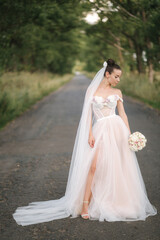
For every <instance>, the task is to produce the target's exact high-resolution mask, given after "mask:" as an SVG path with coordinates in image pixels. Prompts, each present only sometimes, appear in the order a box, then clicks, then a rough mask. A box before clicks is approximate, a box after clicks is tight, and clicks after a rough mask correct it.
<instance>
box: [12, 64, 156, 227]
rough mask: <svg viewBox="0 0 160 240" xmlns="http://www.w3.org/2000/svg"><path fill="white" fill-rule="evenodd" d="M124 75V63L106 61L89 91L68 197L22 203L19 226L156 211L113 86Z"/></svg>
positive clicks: (133, 218)
mask: <svg viewBox="0 0 160 240" xmlns="http://www.w3.org/2000/svg"><path fill="white" fill-rule="evenodd" d="M121 74H122V70H121V68H120V66H119V65H117V64H116V63H115V62H114V60H112V59H108V60H107V62H104V64H103V67H102V68H101V69H100V70H99V71H98V72H97V74H96V75H95V77H94V78H93V80H92V82H91V83H90V85H89V86H88V88H87V90H86V94H85V99H84V103H83V109H82V115H81V118H80V122H79V126H78V129H77V134H76V138H75V143H74V147H73V152H72V158H71V164H70V169H69V175H68V181H67V186H66V191H65V195H64V196H63V197H61V198H60V199H54V200H49V201H39V202H32V203H30V204H29V205H28V206H23V207H18V208H17V209H16V211H15V213H14V214H13V218H14V219H15V220H16V222H17V224H19V225H22V226H26V225H31V224H37V223H42V222H49V221H52V220H55V219H61V218H66V217H69V216H71V217H72V218H74V217H78V216H80V215H81V217H82V218H84V219H90V220H99V221H104V220H106V221H109V222H113V221H137V220H143V221H144V220H145V219H146V217H148V216H153V215H156V214H157V209H156V208H155V207H154V206H153V205H152V204H151V203H150V201H149V199H148V196H147V192H146V188H145V184H144V181H143V178H142V175H141V171H140V168H139V165H138V161H137V158H136V154H135V152H133V151H132V150H130V148H129V145H128V137H129V135H130V134H131V131H130V127H129V123H128V118H127V115H126V113H125V110H124V106H123V97H122V93H121V91H120V90H119V89H116V88H113V87H114V86H116V85H117V84H118V82H119V81H120V77H121ZM112 86H113V87H112ZM116 107H117V110H118V114H119V115H117V114H116V112H115V109H116Z"/></svg>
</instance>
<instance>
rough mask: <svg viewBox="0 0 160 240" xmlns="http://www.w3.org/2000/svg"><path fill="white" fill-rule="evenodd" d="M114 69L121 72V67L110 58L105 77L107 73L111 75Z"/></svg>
mask: <svg viewBox="0 0 160 240" xmlns="http://www.w3.org/2000/svg"><path fill="white" fill-rule="evenodd" d="M114 69H119V70H121V68H120V66H119V65H118V64H116V63H115V61H114V60H113V59H110V58H109V59H108V60H107V67H106V69H105V72H104V76H105V74H106V72H109V74H111V73H112V72H113V70H114Z"/></svg>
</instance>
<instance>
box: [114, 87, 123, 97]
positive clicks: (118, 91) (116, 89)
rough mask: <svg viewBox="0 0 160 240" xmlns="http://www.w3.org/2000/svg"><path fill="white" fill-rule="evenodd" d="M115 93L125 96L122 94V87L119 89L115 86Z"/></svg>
mask: <svg viewBox="0 0 160 240" xmlns="http://www.w3.org/2000/svg"><path fill="white" fill-rule="evenodd" d="M115 94H118V96H119V97H120V98H122V97H123V96H122V91H121V90H120V89H118V88H115Z"/></svg>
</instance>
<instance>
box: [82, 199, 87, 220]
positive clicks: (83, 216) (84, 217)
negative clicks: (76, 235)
mask: <svg viewBox="0 0 160 240" xmlns="http://www.w3.org/2000/svg"><path fill="white" fill-rule="evenodd" d="M83 203H89V201H83ZM81 217H82V218H83V219H89V214H88V213H84V214H81ZM86 217H87V218H86Z"/></svg>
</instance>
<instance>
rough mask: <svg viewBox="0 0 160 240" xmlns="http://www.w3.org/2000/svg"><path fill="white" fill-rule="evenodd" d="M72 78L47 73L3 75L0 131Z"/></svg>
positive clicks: (0, 95) (0, 82)
mask: <svg viewBox="0 0 160 240" xmlns="http://www.w3.org/2000/svg"><path fill="white" fill-rule="evenodd" d="M72 77H73V74H65V75H63V76H60V75H55V74H52V73H48V72H43V73H41V72H36V73H29V72H20V73H17V72H14V73H13V72H11V73H5V74H3V75H2V76H1V77H0V129H2V128H3V127H4V126H5V125H6V124H7V123H8V122H9V121H11V120H12V119H14V118H15V117H17V116H19V115H20V114H22V113H23V112H24V111H25V110H26V109H28V108H29V107H30V106H31V105H33V104H34V103H35V102H36V101H38V100H40V99H42V98H43V97H44V96H46V95H48V94H49V93H50V92H53V91H55V90H56V89H58V88H59V87H60V86H62V85H63V84H65V83H66V82H68V81H70V80H71V79H72Z"/></svg>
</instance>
